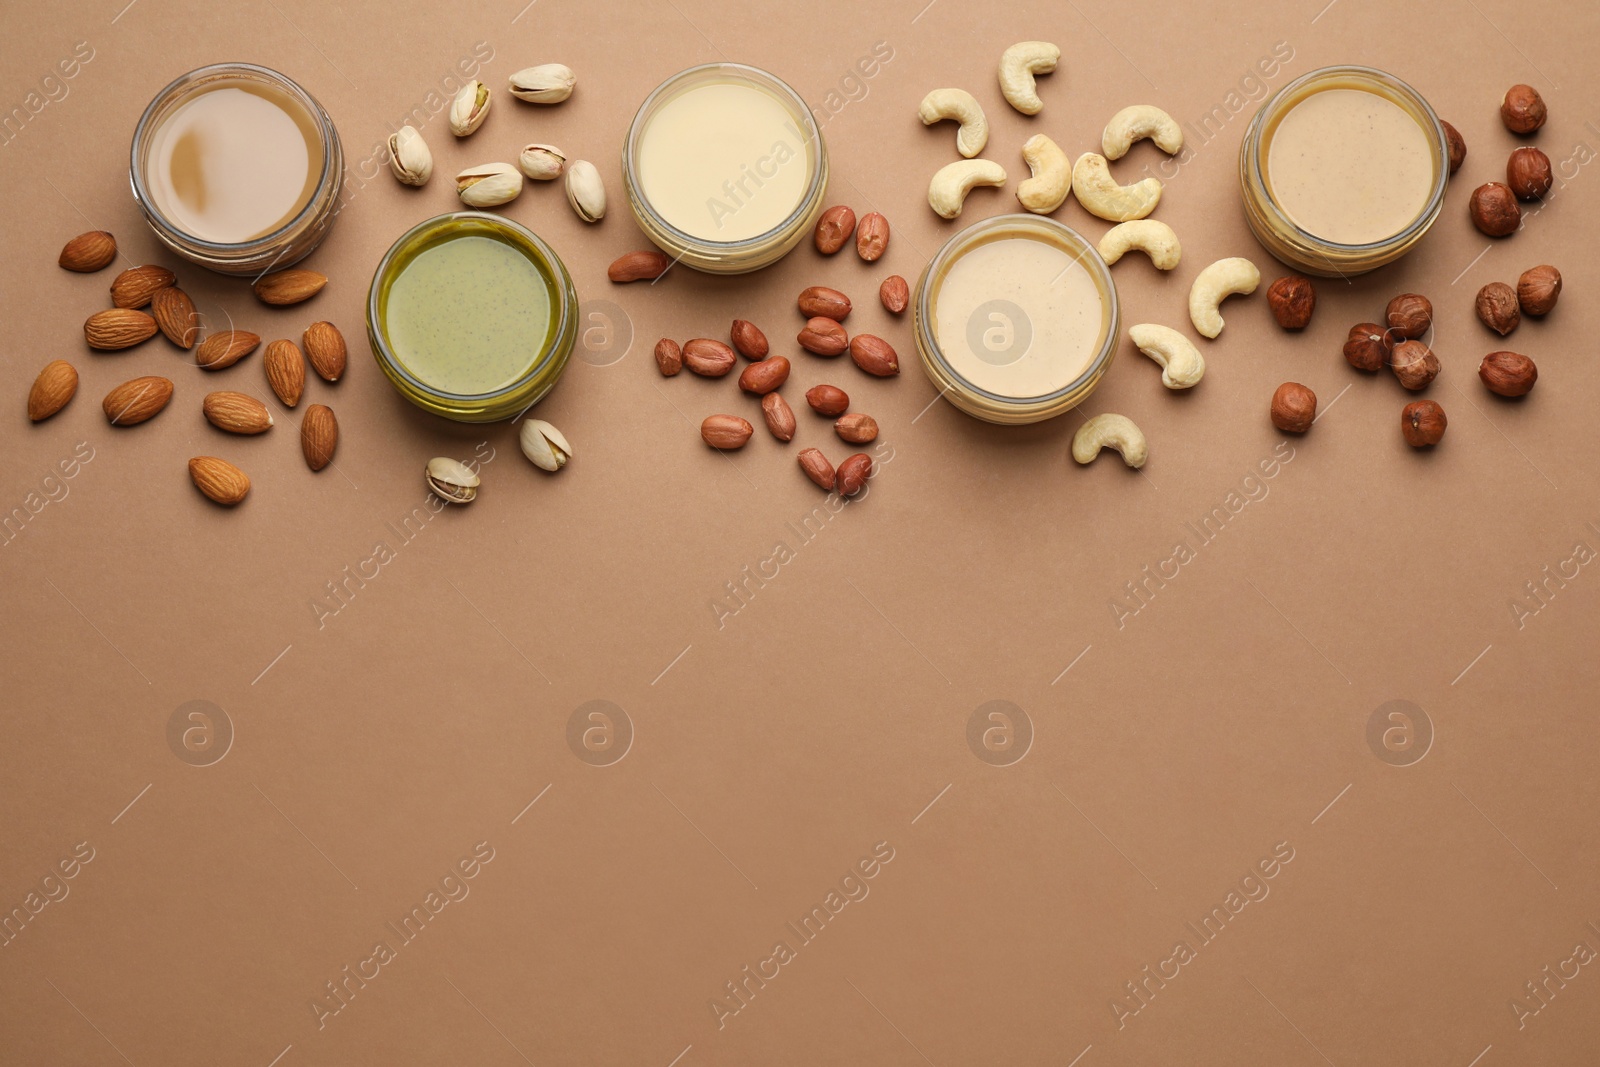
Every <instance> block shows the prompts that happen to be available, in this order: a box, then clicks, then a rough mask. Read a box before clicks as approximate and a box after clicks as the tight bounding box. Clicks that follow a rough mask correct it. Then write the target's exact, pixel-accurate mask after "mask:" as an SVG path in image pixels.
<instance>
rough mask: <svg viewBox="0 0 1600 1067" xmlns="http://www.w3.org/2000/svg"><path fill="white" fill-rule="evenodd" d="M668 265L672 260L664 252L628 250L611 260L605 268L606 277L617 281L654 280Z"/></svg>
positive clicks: (663, 272)
mask: <svg viewBox="0 0 1600 1067" xmlns="http://www.w3.org/2000/svg"><path fill="white" fill-rule="evenodd" d="M670 266H672V260H670V259H668V258H667V256H666V254H665V253H664V252H655V251H651V252H628V253H626V254H625V255H621V256H618V257H617V258H616V259H615V260H613V261H612V263H611V266H609V267H607V268H606V277H607V278H610V279H611V280H612V281H614V282H619V283H620V282H645V281H654V280H655V279H657V278H659V277H661V276H662V275H663V274H665V273H667V268H668V267H670Z"/></svg>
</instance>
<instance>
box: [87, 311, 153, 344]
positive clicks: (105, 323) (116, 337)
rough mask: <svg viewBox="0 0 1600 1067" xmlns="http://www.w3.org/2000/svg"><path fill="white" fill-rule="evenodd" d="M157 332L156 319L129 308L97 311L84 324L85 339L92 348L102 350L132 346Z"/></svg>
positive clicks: (148, 338)
mask: <svg viewBox="0 0 1600 1067" xmlns="http://www.w3.org/2000/svg"><path fill="white" fill-rule="evenodd" d="M155 333H156V320H155V319H152V318H151V317H150V316H149V315H146V314H145V313H144V312H142V311H133V310H131V309H129V308H107V309H106V310H104V311H96V312H95V313H94V314H93V315H90V316H89V321H88V322H85V323H84V324H83V339H84V340H85V341H87V342H89V347H90V348H98V349H100V350H101V351H102V352H115V351H116V350H118V349H120V348H132V347H133V346H134V345H136V344H139V343H141V342H143V341H148V340H150V338H152V337H154V336H155Z"/></svg>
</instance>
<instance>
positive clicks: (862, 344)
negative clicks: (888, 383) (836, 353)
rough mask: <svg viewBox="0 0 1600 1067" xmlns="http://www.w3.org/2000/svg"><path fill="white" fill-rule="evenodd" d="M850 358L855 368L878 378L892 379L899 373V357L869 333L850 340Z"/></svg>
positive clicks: (857, 335)
mask: <svg viewBox="0 0 1600 1067" xmlns="http://www.w3.org/2000/svg"><path fill="white" fill-rule="evenodd" d="M850 358H851V359H853V360H855V364H856V366H858V367H860V368H861V369H862V370H864V371H866V372H867V373H868V374H872V375H876V376H877V377H879V378H892V377H894V376H895V375H896V374H899V373H900V357H899V356H897V355H895V351H894V349H893V348H892V347H890V345H889V342H888V341H885V340H884V339H883V338H881V337H874V336H872V335H871V334H870V333H858V334H856V335H855V336H854V337H852V338H851V339H850Z"/></svg>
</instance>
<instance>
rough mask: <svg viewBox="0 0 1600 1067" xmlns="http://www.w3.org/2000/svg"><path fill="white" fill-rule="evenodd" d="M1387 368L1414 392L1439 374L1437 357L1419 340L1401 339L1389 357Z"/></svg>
mask: <svg viewBox="0 0 1600 1067" xmlns="http://www.w3.org/2000/svg"><path fill="white" fill-rule="evenodd" d="M1389 369H1390V370H1392V371H1394V376H1395V377H1396V378H1398V379H1400V384H1401V385H1403V386H1405V387H1406V388H1407V389H1410V390H1411V391H1412V392H1413V393H1414V392H1416V391H1417V390H1418V389H1426V388H1427V387H1428V383H1429V382H1431V381H1433V380H1434V379H1435V378H1437V377H1438V376H1439V357H1438V356H1436V355H1434V354H1433V351H1432V350H1431V349H1430V348H1428V346H1427V345H1425V344H1423V343H1422V342H1421V341H1401V342H1400V343H1399V344H1397V345H1395V346H1394V354H1393V355H1392V356H1390V357H1389Z"/></svg>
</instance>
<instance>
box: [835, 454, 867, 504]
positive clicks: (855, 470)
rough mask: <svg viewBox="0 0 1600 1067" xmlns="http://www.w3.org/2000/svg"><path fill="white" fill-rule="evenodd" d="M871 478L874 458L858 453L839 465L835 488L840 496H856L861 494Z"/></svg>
mask: <svg viewBox="0 0 1600 1067" xmlns="http://www.w3.org/2000/svg"><path fill="white" fill-rule="evenodd" d="M870 477H872V457H871V456H869V455H867V454H866V453H865V452H857V453H856V454H855V455H853V456H851V457H850V458H849V459H847V460H845V461H844V462H843V463H841V464H839V471H838V473H837V475H835V477H834V483H833V487H834V488H835V489H837V490H838V491H839V495H840V496H855V495H856V494H857V493H859V492H861V489H862V487H863V486H865V485H866V484H867V479H868V478H870Z"/></svg>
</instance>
